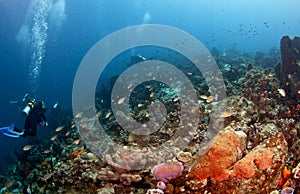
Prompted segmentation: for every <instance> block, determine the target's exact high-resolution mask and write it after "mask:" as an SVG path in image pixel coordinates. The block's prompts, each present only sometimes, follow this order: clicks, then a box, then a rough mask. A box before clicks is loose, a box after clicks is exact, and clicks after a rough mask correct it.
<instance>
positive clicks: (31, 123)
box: [15, 102, 46, 137]
mask: <svg viewBox="0 0 300 194" xmlns="http://www.w3.org/2000/svg"><path fill="white" fill-rule="evenodd" d="M45 112H46V109H45V108H44V107H43V105H42V102H39V103H38V104H37V105H36V106H35V107H34V108H33V109H32V110H31V111H30V112H29V115H28V116H27V117H26V120H25V124H24V134H23V135H22V137H26V136H27V135H30V136H36V129H37V124H39V123H41V122H46V116H45ZM15 130H16V131H18V129H15Z"/></svg>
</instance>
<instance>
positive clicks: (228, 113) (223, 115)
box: [221, 111, 233, 118]
mask: <svg viewBox="0 0 300 194" xmlns="http://www.w3.org/2000/svg"><path fill="white" fill-rule="evenodd" d="M232 115H233V113H232V112H229V111H224V112H222V114H221V117H223V118H227V117H231V116H232Z"/></svg>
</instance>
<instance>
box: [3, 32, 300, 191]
mask: <svg viewBox="0 0 300 194" xmlns="http://www.w3.org/2000/svg"><path fill="white" fill-rule="evenodd" d="M295 40H297V41H298V39H295ZM295 40H294V41H293V40H289V39H287V38H283V41H282V50H281V51H282V56H283V58H282V66H281V68H279V69H278V67H277V69H275V70H274V69H271V68H272V67H273V66H274V63H276V62H277V61H278V60H279V57H278V55H279V51H278V49H276V48H273V49H271V51H270V53H260V52H257V53H255V54H245V53H241V54H239V55H233V53H223V54H221V52H219V51H217V50H216V49H214V55H215V57H216V60H217V62H218V65H219V66H220V69H221V71H222V73H223V77H224V82H225V84H226V87H227V95H228V97H227V99H220V98H218V96H211V94H210V93H211V91H210V90H208V86H207V85H206V83H205V80H204V78H203V77H202V76H201V75H199V74H197V72H195V69H193V67H191V65H189V64H180V65H178V67H181V68H183V70H184V73H185V74H186V75H187V76H189V78H190V79H191V82H193V84H195V88H196V90H197V92H198V93H199V99H198V106H199V107H197V108H199V113H200V114H199V122H198V123H193V122H192V120H194V118H192V117H191V116H190V115H189V114H187V113H185V112H182V110H181V108H180V103H181V99H180V98H179V97H178V96H177V92H179V91H180V90H179V89H178V88H175V89H172V88H170V87H169V86H167V85H164V84H160V83H152V82H147V83H146V84H141V85H140V86H139V87H137V88H136V89H135V90H134V91H133V96H134V95H136V96H135V98H132V99H131V101H132V102H131V103H132V105H131V106H130V113H131V114H132V115H131V116H132V118H134V119H135V120H136V121H138V122H141V123H142V126H143V128H138V129H136V130H133V131H131V132H134V133H130V132H128V131H126V130H125V129H123V128H122V127H121V126H120V125H119V124H118V122H117V121H116V119H115V117H114V116H115V115H114V113H113V112H112V110H110V105H109V103H108V102H109V100H107V99H103V101H102V97H103V96H101V95H108V94H109V89H106V88H102V89H101V91H103V92H100V93H101V94H98V95H100V96H99V98H97V100H96V101H97V102H98V104H97V106H96V108H97V111H98V112H97V114H96V116H95V115H93V114H91V115H86V114H84V112H78V113H77V114H75V116H74V117H75V118H74V119H75V120H76V125H75V121H74V120H73V119H72V118H71V116H66V118H68V119H66V121H65V122H63V123H62V122H55V124H53V130H52V131H51V133H49V134H48V136H47V137H46V138H45V140H43V141H42V142H39V143H38V146H34V147H33V148H31V149H30V150H28V151H26V153H25V152H24V151H22V153H23V154H19V156H18V162H17V163H16V164H14V165H12V166H11V167H9V168H8V169H7V170H6V175H5V176H3V177H2V179H0V182H1V184H2V183H3V185H5V187H3V188H2V189H1V191H3V192H15V193H21V192H25V191H24V190H27V189H29V190H31V191H32V193H137V194H142V193H165V194H179V193H180V194H181V193H182V194H183V193H191V194H193V193H195V194H198V193H205V194H209V193H213V194H218V193H222V194H223V193H245V194H248V193H249V194H250V193H251V194H252V193H254V194H256V193H257V194H258V193H272V194H275V193H299V191H300V178H299V177H300V151H299V150H300V149H299V148H300V137H299V134H300V123H299V118H300V104H299V101H298V100H299V99H298V97H297V95H298V96H299V94H296V93H295V92H298V91H296V90H297V87H298V85H297V84H298V81H297V79H298V78H297V76H298V75H297V73H298V71H299V69H298V66H297V67H296V66H294V67H293V68H294V69H292V70H297V72H296V71H294V72H290V69H289V66H287V61H289V60H291V61H290V62H293V64H289V65H290V66H293V65H295V63H297V62H298V61H297V60H299V58H297V56H298V55H297V51H296V50H295V48H296V49H298V43H297V44H296V42H295ZM285 41H286V42H285ZM288 44H290V47H289V48H287V46H288ZM284 49H287V51H291V52H290V53H289V54H288V53H287V52H286V50H284ZM290 49H292V50H290ZM291 57H294V58H293V59H292V58H291ZM297 65H298V64H297ZM275 71H276V72H277V75H276V74H275ZM278 72H280V74H278ZM295 72H296V73H295ZM208 74H209V75H210V72H208ZM289 74H291V75H289ZM114 79H117V77H114V78H112V82H114ZM211 79H212V80H214V79H215V78H211ZM216 80H218V79H216ZM287 83H288V84H287ZM176 84H177V85H178V86H180V87H184V84H183V83H176ZM127 87H129V86H125V88H127ZM215 90H217V88H215ZM285 94H286V95H285ZM155 100H160V101H161V102H162V103H163V104H164V105H165V106H166V109H167V111H166V121H165V122H164V123H163V125H162V126H160V127H159V128H158V129H157V131H155V132H153V131H151V130H150V127H149V126H148V125H147V122H148V121H149V120H151V116H152V115H151V112H150V111H149V110H148V107H149V106H150V105H151V103H152V102H153V101H155ZM223 100H224V101H225V100H226V103H227V107H226V111H225V112H221V113H220V115H217V118H216V120H217V121H215V119H214V118H211V116H210V114H211V113H212V111H213V110H212V107H213V105H215V106H218V105H219V104H221V103H222V102H223ZM120 103H121V101H120ZM197 108H195V109H192V110H191V111H196V110H197ZM87 110H93V111H90V112H93V113H94V107H91V106H86V107H84V110H83V111H87ZM116 114H119V115H121V114H122V115H124V121H126V120H127V119H128V118H127V117H126V116H125V114H124V113H123V112H118V113H116ZM60 116H61V115H60ZM181 117H185V118H188V119H186V120H183V121H182V120H181ZM220 118H222V119H224V122H223V123H222V124H223V128H222V130H220V131H218V132H219V133H218V135H217V136H216V137H215V138H214V139H211V140H213V141H211V144H208V145H207V146H205V147H203V146H202V143H203V142H205V141H206V140H207V139H210V138H211V136H210V135H211V134H210V133H209V132H208V128H209V126H210V122H212V128H213V129H214V128H215V127H216V126H217V125H219V124H220V123H218V121H219V120H218V119H220ZM97 119H98V120H99V121H100V123H101V124H102V125H103V126H104V131H100V130H99V126H98V125H97V124H98V122H96V121H97ZM212 120H214V121H212ZM197 121H198V120H197ZM180 122H183V125H182V126H180ZM153 123H154V125H155V124H157V123H159V120H155V119H154V120H153ZM131 124H132V122H129V121H128V122H127V123H126V126H128V125H131ZM58 126H64V127H63V128H57V127H58ZM179 126H180V127H181V128H178V127H179ZM193 126H196V127H195V128H196V129H195V130H189V129H192V128H193ZM77 127H78V128H77ZM148 127H149V129H148ZM182 129H184V130H182ZM99 131H100V132H99ZM178 131H179V132H180V134H178V133H177V132H178ZM150 132H151V133H150ZM184 133H188V134H189V135H190V136H191V137H192V138H191V139H188V138H186V137H185V136H184V135H185V134H184ZM176 135H177V136H176ZM174 136H176V137H178V138H174ZM50 137H53V138H52V140H50ZM103 137H109V138H111V140H112V142H114V143H118V145H120V146H119V147H118V148H116V147H114V144H113V143H112V142H111V141H109V138H103ZM87 139H88V140H89V141H84V140H87ZM181 145H186V146H184V147H183V148H182V147H181ZM98 157H99V158H98ZM0 178H1V177H0Z"/></svg>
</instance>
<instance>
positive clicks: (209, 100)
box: [206, 96, 215, 103]
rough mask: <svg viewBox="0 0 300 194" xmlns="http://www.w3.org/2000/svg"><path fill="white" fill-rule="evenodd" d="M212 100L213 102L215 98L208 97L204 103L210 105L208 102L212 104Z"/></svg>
mask: <svg viewBox="0 0 300 194" xmlns="http://www.w3.org/2000/svg"><path fill="white" fill-rule="evenodd" d="M214 100H215V97H214V96H208V97H207V99H206V102H207V103H210V102H212V101H214Z"/></svg>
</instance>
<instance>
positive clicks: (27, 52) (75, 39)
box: [0, 0, 300, 161]
mask: <svg viewBox="0 0 300 194" xmlns="http://www.w3.org/2000/svg"><path fill="white" fill-rule="evenodd" d="M34 1H36V2H37V1H38V2H39V4H34V5H35V6H37V7H34V6H33V3H32V2H34ZM43 6H50V7H48V8H47V7H43ZM41 8H43V9H44V10H43V12H42V13H39V14H40V15H38V16H37V15H36V14H37V13H36V12H37V11H36V10H41ZM36 22H37V23H36ZM143 23H144V24H145V23H150V24H152V23H153V24H164V25H170V26H174V27H177V28H180V29H182V30H184V31H186V32H188V33H190V34H192V35H193V36H195V37H196V38H198V39H199V40H200V41H201V42H202V43H203V44H204V45H205V46H206V47H207V48H208V49H211V48H213V47H217V48H218V49H219V50H220V51H221V52H223V51H226V50H228V49H230V48H233V47H234V48H235V49H237V50H239V51H246V52H256V51H266V52H267V51H268V50H269V49H270V48H271V47H277V48H279V42H280V39H281V37H282V36H283V35H290V36H300V15H299V1H298V0H264V1H261V0H248V1H245V0H244V1H241V0H189V1H186V0H177V1H174V0H163V1H161V0H128V1H124V0H98V1H87V0H31V1H29V0H28V1H20V0H0V59H1V60H0V72H1V76H0V88H1V96H0V110H1V111H0V125H1V126H7V125H9V124H10V123H15V124H16V125H17V126H19V127H22V126H23V122H24V118H23V117H22V116H21V115H20V113H19V111H18V110H17V108H16V106H14V105H12V104H10V103H9V101H10V100H19V99H21V98H22V97H23V95H24V94H25V93H28V92H29V93H30V94H32V95H34V96H36V97H37V98H39V99H45V100H46V102H47V103H48V105H49V106H50V105H52V104H54V103H55V102H56V101H60V103H61V105H62V107H63V108H65V109H71V103H72V101H71V100H72V85H73V80H74V77H75V74H76V71H77V68H78V66H79V64H80V62H81V60H82V59H83V57H84V56H85V54H86V53H87V52H88V50H89V49H90V48H91V47H92V46H93V45H94V44H95V43H96V42H97V41H99V40H100V39H102V38H104V37H105V36H107V35H109V34H110V33H112V32H114V31H116V30H119V29H121V28H124V27H128V26H131V25H138V24H143ZM24 25H25V27H26V25H27V27H29V28H28V29H29V30H28V31H27V33H26V28H24ZM43 25H44V26H43ZM45 25H46V28H44V27H45ZM34 27H35V28H39V30H38V31H35V32H36V33H37V34H33V31H32V28H34ZM37 36H39V37H37ZM30 37H31V40H30ZM35 41H36V42H35ZM39 41H42V42H39ZM39 43H41V44H39ZM32 44H34V45H32ZM111 71H113V69H111ZM116 71H117V70H116ZM112 74H113V72H112ZM42 130H44V129H41V130H39V133H42V132H43V131H42ZM0 141H1V146H0V152H1V154H0V156H1V157H0V158H1V161H2V158H4V157H5V156H6V155H7V154H8V153H11V152H12V151H13V149H14V148H20V146H21V145H24V143H26V142H27V139H11V138H7V137H3V136H0Z"/></svg>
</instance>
